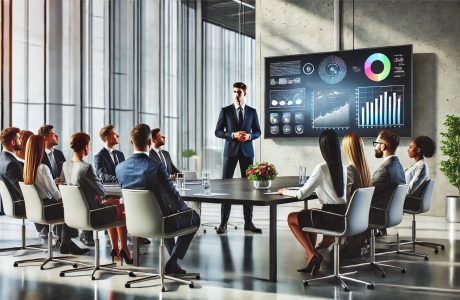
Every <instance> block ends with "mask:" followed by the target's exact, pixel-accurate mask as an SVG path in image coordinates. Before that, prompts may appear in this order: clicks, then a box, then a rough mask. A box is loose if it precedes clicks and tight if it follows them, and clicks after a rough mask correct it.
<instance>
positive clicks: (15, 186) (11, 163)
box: [0, 151, 24, 201]
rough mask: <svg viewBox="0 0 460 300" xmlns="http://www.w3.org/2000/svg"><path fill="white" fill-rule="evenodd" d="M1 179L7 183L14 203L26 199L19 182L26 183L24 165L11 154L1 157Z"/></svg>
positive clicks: (3, 154) (6, 153)
mask: <svg viewBox="0 0 460 300" xmlns="http://www.w3.org/2000/svg"><path fill="white" fill-rule="evenodd" d="M0 179H1V180H3V182H5V185H6V187H7V188H8V191H9V192H10V194H11V198H13V201H18V200H22V199H24V198H23V197H22V192H21V188H20V187H19V181H24V180H23V168H22V164H21V163H20V162H19V161H18V160H17V159H16V158H15V157H14V156H13V155H11V153H8V152H5V151H2V154H1V155H0Z"/></svg>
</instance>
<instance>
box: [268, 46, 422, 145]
mask: <svg viewBox="0 0 460 300" xmlns="http://www.w3.org/2000/svg"><path fill="white" fill-rule="evenodd" d="M412 105H413V103H412V45H402V46H388V47H380V48H368V49H356V50H348V51H336V52H326V53H313V54H303V55H291V56H278V57H267V58H265V124H264V129H265V130H264V136H265V138H282V137H292V138H297V137H317V136H319V135H320V134H321V132H322V131H323V130H324V129H334V130H335V131H336V132H337V133H338V134H339V136H343V135H345V134H346V133H347V132H350V131H355V132H358V133H359V134H360V135H361V136H362V137H375V136H377V134H378V132H379V131H380V130H381V129H382V128H391V129H392V130H394V131H396V132H398V133H399V134H400V135H401V136H403V137H410V136H411V135H412Z"/></svg>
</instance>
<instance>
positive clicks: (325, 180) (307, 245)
mask: <svg viewBox="0 0 460 300" xmlns="http://www.w3.org/2000/svg"><path fill="white" fill-rule="evenodd" d="M319 146H320V150H321V154H322V156H323V158H324V160H325V162H323V163H320V164H319V165H317V166H316V167H315V169H314V170H313V172H312V174H311V176H310V177H309V179H308V180H307V182H306V183H305V184H304V186H302V187H301V188H300V189H299V190H298V191H292V190H287V189H280V190H279V191H278V192H279V193H280V194H282V195H286V196H295V197H297V198H299V199H305V198H306V197H308V196H309V195H311V194H312V193H313V192H315V191H316V195H317V196H318V200H319V201H320V203H321V204H323V206H322V210H324V211H328V212H333V213H337V214H344V213H345V210H346V187H347V167H346V166H344V165H343V164H342V159H341V152H340V143H339V139H338V137H337V134H336V133H335V132H334V131H333V130H325V131H323V132H322V133H321V135H320V138H319ZM288 224H289V228H290V229H291V231H292V233H293V234H294V235H295V237H296V238H297V240H298V241H299V242H300V243H301V244H302V246H303V247H304V249H305V251H306V254H307V266H306V267H305V268H303V269H300V270H298V271H299V272H306V273H313V272H316V271H317V270H319V267H320V264H321V260H322V257H321V256H320V255H319V253H318V252H316V249H315V244H316V234H315V233H307V232H304V231H302V228H303V227H306V226H308V227H320V228H324V229H333V230H340V228H344V226H345V225H344V222H343V218H340V217H337V216H334V215H328V216H326V214H321V213H317V212H315V211H312V210H302V211H300V212H294V213H290V214H289V216H288Z"/></svg>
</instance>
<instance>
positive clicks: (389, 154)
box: [369, 129, 406, 234]
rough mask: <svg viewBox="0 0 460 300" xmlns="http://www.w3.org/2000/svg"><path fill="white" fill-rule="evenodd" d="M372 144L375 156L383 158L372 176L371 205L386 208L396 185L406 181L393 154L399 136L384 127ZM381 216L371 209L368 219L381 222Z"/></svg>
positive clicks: (396, 157)
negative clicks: (373, 187)
mask: <svg viewBox="0 0 460 300" xmlns="http://www.w3.org/2000/svg"><path fill="white" fill-rule="evenodd" d="M373 144H374V147H375V148H374V151H375V157H376V158H382V157H383V158H384V160H383V163H382V164H381V165H380V167H379V168H378V169H377V171H375V173H374V175H373V176H372V185H373V186H375V192H374V196H373V197H372V203H371V206H372V207H378V208H385V209H386V208H387V207H388V201H390V197H391V195H392V193H393V190H394V189H395V188H396V186H398V185H399V184H405V183H406V178H405V175H404V169H403V167H402V165H401V163H400V162H399V159H398V156H396V155H395V153H396V149H397V148H398V145H399V136H398V135H397V134H396V133H394V132H392V131H390V130H388V129H384V130H381V131H380V132H379V135H378V137H377V139H376V140H375V142H373ZM382 218H384V216H382V215H381V214H379V213H378V211H376V210H372V209H371V211H370V215H369V220H372V221H374V222H377V223H382V222H383V220H382ZM384 234H385V233H384Z"/></svg>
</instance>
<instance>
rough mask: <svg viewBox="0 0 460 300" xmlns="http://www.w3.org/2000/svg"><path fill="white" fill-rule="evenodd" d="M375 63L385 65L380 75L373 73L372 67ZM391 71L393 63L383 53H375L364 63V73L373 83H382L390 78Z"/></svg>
mask: <svg viewBox="0 0 460 300" xmlns="http://www.w3.org/2000/svg"><path fill="white" fill-rule="evenodd" d="M375 61H380V62H381V63H382V64H383V70H382V72H381V73H380V74H375V73H374V72H372V69H371V66H372V64H373V63H374V62H375ZM390 71H391V63H390V60H389V59H388V57H387V56H386V55H385V54H383V53H374V54H372V55H371V56H369V57H368V58H367V59H366V62H365V63H364V72H365V73H366V76H367V78H369V79H370V80H372V81H382V80H384V79H385V78H387V77H388V75H389V74H390Z"/></svg>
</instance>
